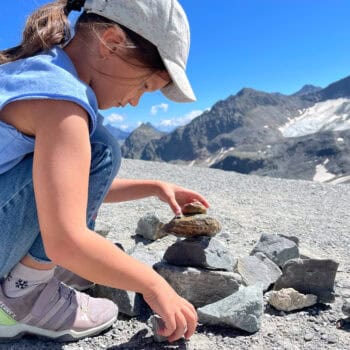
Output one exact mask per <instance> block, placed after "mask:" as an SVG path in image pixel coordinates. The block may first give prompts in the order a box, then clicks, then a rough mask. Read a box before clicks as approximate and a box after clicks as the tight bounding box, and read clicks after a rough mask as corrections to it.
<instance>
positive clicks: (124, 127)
mask: <svg viewBox="0 0 350 350" xmlns="http://www.w3.org/2000/svg"><path fill="white" fill-rule="evenodd" d="M118 128H119V129H122V130H124V131H125V130H128V129H129V125H128V124H121V125H119V126H118Z"/></svg>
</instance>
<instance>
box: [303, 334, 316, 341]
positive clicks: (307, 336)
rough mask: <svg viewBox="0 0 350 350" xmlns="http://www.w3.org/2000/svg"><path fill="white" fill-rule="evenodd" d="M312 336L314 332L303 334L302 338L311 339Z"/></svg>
mask: <svg viewBox="0 0 350 350" xmlns="http://www.w3.org/2000/svg"><path fill="white" fill-rule="evenodd" d="M313 337H314V334H313V333H306V334H305V335H304V340H305V341H310V340H312V339H313Z"/></svg>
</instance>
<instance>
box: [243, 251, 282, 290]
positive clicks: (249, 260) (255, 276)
mask: <svg viewBox="0 0 350 350" xmlns="http://www.w3.org/2000/svg"><path fill="white" fill-rule="evenodd" d="M237 272H238V273H239V274H240V275H241V276H242V279H243V282H244V284H245V285H248V286H250V285H254V284H256V283H258V282H260V283H262V285H263V290H264V291H266V290H267V289H269V287H270V285H271V284H273V283H275V282H276V281H277V279H278V278H279V277H280V276H281V275H282V271H281V269H280V268H279V267H278V266H277V265H276V264H275V263H274V262H273V261H272V260H270V259H269V258H268V257H267V256H266V255H265V254H263V253H256V254H255V255H252V256H246V257H243V258H240V259H238V264H237Z"/></svg>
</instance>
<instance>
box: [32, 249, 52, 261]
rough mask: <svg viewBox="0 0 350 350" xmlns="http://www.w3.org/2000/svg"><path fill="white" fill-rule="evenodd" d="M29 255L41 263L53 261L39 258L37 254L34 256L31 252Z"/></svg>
mask: <svg viewBox="0 0 350 350" xmlns="http://www.w3.org/2000/svg"><path fill="white" fill-rule="evenodd" d="M27 255H28V256H30V257H31V258H32V259H33V260H34V261H36V262H38V263H41V264H51V263H52V261H51V260H46V259H40V258H37V257H36V256H33V255H32V254H30V253H29V252H28V253H27Z"/></svg>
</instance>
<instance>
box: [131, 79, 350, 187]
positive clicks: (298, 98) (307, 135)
mask: <svg viewBox="0 0 350 350" xmlns="http://www.w3.org/2000/svg"><path fill="white" fill-rule="evenodd" d="M349 129H350V77H347V78H344V79H341V80H339V81H337V82H335V83H332V84H330V85H329V86H327V87H326V88H324V89H322V88H319V87H315V86H312V85H305V86H304V87H303V88H302V89H301V90H299V91H297V92H296V93H294V94H292V95H288V96H287V95H283V94H280V93H266V92H263V91H257V90H254V89H250V88H244V89H242V90H241V91H239V92H238V93H237V94H236V95H232V96H229V97H228V98H227V99H225V100H222V101H218V102H217V103H216V104H214V106H213V107H212V108H211V109H210V110H208V111H205V112H204V113H203V114H201V115H200V116H198V117H197V118H195V119H193V120H192V121H191V122H190V123H189V124H187V125H185V126H182V127H179V128H177V129H176V130H174V131H173V132H171V133H169V134H167V135H163V136H159V134H158V137H157V138H150V139H149V140H148V141H146V140H145V139H144V142H143V143H142V145H140V143H139V144H137V147H138V148H137V152H136V153H135V154H133V156H132V157H133V158H139V159H143V160H156V161H166V162H172V163H185V164H188V165H191V166H192V165H196V166H205V167H213V168H220V169H223V170H230V171H237V172H240V173H244V174H257V175H264V176H274V177H286V178H297V179H298V178H301V179H306V180H316V181H333V180H336V181H343V180H341V178H343V179H344V180H346V179H347V177H346V176H347V174H350V161H349V160H348V158H349V156H348V155H349V154H350V144H349V142H347V140H348V136H350V132H349V131H348V130H349ZM134 147H135V145H134V144H133V143H132V142H130V144H129V145H128V149H129V150H130V151H131V150H133V148H134ZM349 159H350V158H349Z"/></svg>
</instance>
